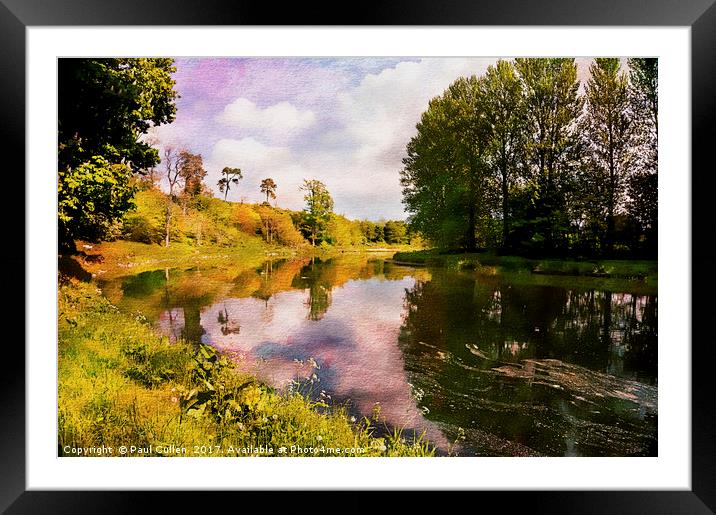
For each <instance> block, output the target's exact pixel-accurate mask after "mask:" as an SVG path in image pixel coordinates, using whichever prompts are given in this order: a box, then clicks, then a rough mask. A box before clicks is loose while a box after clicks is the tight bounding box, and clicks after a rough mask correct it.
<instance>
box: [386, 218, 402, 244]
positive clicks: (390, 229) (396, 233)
mask: <svg viewBox="0 0 716 515" xmlns="http://www.w3.org/2000/svg"><path fill="white" fill-rule="evenodd" d="M383 235H384V237H385V242H386V243H408V227H407V226H406V225H405V222H403V221H402V220H388V221H387V222H385V226H384V228H383Z"/></svg>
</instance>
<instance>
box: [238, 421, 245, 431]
mask: <svg viewBox="0 0 716 515" xmlns="http://www.w3.org/2000/svg"><path fill="white" fill-rule="evenodd" d="M243 429H244V425H243V424H242V423H241V422H239V431H241V430H243Z"/></svg>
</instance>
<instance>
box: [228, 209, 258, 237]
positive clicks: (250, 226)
mask: <svg viewBox="0 0 716 515" xmlns="http://www.w3.org/2000/svg"><path fill="white" fill-rule="evenodd" d="M231 223H232V224H234V225H235V226H236V227H237V228H238V229H239V230H240V231H242V232H245V233H246V234H259V233H260V232H261V217H260V216H259V214H258V213H257V212H256V211H255V210H254V209H253V208H252V207H251V206H249V205H246V204H234V205H233V206H232V212H231Z"/></svg>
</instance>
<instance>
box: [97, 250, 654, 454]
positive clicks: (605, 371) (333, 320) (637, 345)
mask: <svg viewBox="0 0 716 515" xmlns="http://www.w3.org/2000/svg"><path fill="white" fill-rule="evenodd" d="M544 283H545V278H544V276H541V277H540V278H539V283H537V281H532V279H531V278H529V277H528V278H525V277H524V276H521V277H516V276H515V277H511V276H507V275H479V274H476V273H474V272H464V273H462V272H461V273H458V272H450V271H446V270H427V269H420V268H417V269H416V268H411V267H405V266H398V265H395V264H392V263H390V262H387V261H385V260H383V259H368V258H367V257H365V256H363V255H347V256H344V257H342V258H337V259H331V260H327V261H320V260H317V259H310V258H305V259H295V260H284V261H276V260H274V261H267V262H266V263H264V264H263V265H262V266H261V267H259V268H257V269H255V270H235V271H234V270H231V268H225V269H212V270H193V271H185V272H178V271H166V270H165V271H157V272H148V273H146V274H138V275H137V276H133V277H130V278H126V279H124V280H123V281H119V282H116V283H108V284H106V285H105V293H106V294H107V295H108V296H110V298H111V300H113V301H114V302H116V303H118V304H119V305H120V306H121V307H123V308H124V309H128V310H130V311H135V310H141V311H142V312H144V313H145V314H147V316H151V317H153V319H154V320H155V321H156V324H157V326H158V327H159V328H160V329H161V330H162V331H163V332H165V334H168V335H170V337H172V338H177V337H179V336H181V337H183V338H186V339H188V340H190V341H196V342H198V341H201V342H203V343H207V344H210V345H213V346H215V347H216V348H218V349H220V350H222V351H223V352H225V353H226V354H228V355H229V356H231V357H232V358H233V359H234V361H235V362H236V363H237V366H238V367H239V368H240V369H241V370H244V371H246V372H250V373H252V374H254V375H256V376H258V377H259V378H260V379H262V380H264V381H266V382H268V383H270V384H273V385H275V386H277V387H283V386H285V385H287V384H288V383H290V382H291V381H293V380H296V379H303V380H306V381H311V380H312V381H313V384H312V385H311V388H313V393H314V394H315V395H318V394H319V392H321V391H322V390H323V391H324V392H325V394H326V395H330V396H331V398H332V399H333V400H334V401H338V402H344V401H347V402H349V406H350V409H351V410H353V411H354V412H355V413H356V414H370V413H371V412H372V411H373V409H374V407H375V405H376V403H379V404H380V406H381V413H382V416H384V417H385V418H386V422H387V423H388V424H389V425H392V426H401V427H406V428H412V429H415V430H418V431H422V430H425V431H426V432H427V436H428V438H430V439H431V440H432V441H433V442H434V443H435V444H436V445H438V446H439V447H440V448H441V449H442V450H443V451H444V450H445V449H446V448H447V446H448V443H449V442H453V441H455V440H456V438H457V437H458V436H459V435H460V434H464V435H465V440H464V441H463V442H462V444H461V447H460V452H461V453H462V454H472V455H512V456H514V455H517V456H521V455H537V454H546V455H653V454H655V453H656V420H657V410H656V381H657V373H656V372H657V370H656V363H657V361H656V342H657V334H656V328H657V298H656V295H655V294H643V292H640V293H639V294H637V293H635V290H630V289H629V288H628V287H629V283H624V289H623V290H622V291H621V292H615V291H611V290H613V288H611V289H610V290H607V289H602V288H600V285H603V284H604V283H602V282H600V281H599V280H595V281H592V282H591V283H589V282H588V283H586V284H580V287H579V288H565V287H564V285H563V284H561V285H559V286H558V285H552V284H544ZM653 293H655V292H653ZM112 296H114V298H113V297H112Z"/></svg>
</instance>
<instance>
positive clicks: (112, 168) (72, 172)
mask: <svg viewBox="0 0 716 515" xmlns="http://www.w3.org/2000/svg"><path fill="white" fill-rule="evenodd" d="M131 179H132V171H131V169H130V168H129V167H128V166H126V165H123V164H111V163H110V162H109V161H107V159H105V158H104V157H102V156H93V157H91V158H90V159H89V160H88V161H87V162H84V163H81V164H79V165H78V166H77V167H74V168H62V167H61V168H60V171H59V180H58V183H57V187H58V189H57V195H58V213H57V214H58V223H59V227H60V233H61V234H64V235H69V234H71V235H73V236H74V237H82V238H84V239H86V240H90V241H98V240H100V239H107V238H109V237H111V236H112V229H113V228H114V226H115V224H116V222H117V221H118V220H119V219H120V218H121V216H122V215H123V214H124V213H125V212H127V211H128V210H130V209H131V208H132V207H133V206H134V203H133V201H132V199H133V197H134V193H135V192H136V187H135V186H134V184H133V183H132V180H131ZM61 243H62V242H61Z"/></svg>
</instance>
